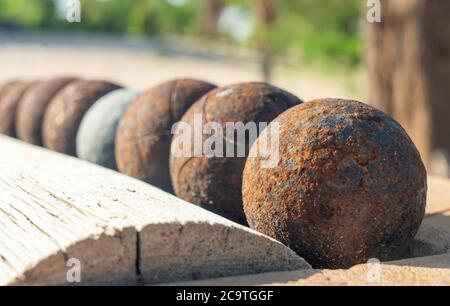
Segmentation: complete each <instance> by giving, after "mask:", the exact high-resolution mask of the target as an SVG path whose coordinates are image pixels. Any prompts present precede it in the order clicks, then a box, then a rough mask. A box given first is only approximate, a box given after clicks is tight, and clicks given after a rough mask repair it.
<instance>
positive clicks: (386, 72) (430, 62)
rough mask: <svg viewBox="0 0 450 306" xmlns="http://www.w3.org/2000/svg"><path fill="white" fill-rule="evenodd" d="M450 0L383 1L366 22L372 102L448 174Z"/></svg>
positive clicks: (432, 167)
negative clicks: (378, 13) (377, 17)
mask: <svg viewBox="0 0 450 306" xmlns="http://www.w3.org/2000/svg"><path fill="white" fill-rule="evenodd" d="M449 12H450V1H448V0H383V1H382V22H381V23H373V24H370V25H369V26H368V27H367V64H368V70H369V75H370V85H371V97H372V102H373V104H374V105H375V106H377V107H379V108H380V109H382V110H384V111H386V112H388V113H389V114H391V115H392V116H393V117H394V118H395V119H397V121H399V122H400V124H402V125H403V127H405V129H406V130H407V131H408V133H409V134H410V135H411V137H412V138H413V140H414V142H415V143H416V145H417V147H418V148H419V151H420V152H421V154H422V157H423V159H424V161H425V162H426V164H427V166H428V168H429V170H432V171H434V172H439V173H440V174H446V175H450V173H448V172H449V171H450V168H449V166H450V165H449V164H448V162H444V161H445V159H447V161H448V158H449V156H450V18H449V16H448V14H449Z"/></svg>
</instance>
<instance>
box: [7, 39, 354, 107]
mask: <svg viewBox="0 0 450 306" xmlns="http://www.w3.org/2000/svg"><path fill="white" fill-rule="evenodd" d="M176 48H178V49H177V50H176V51H175V49H176ZM175 49H174V48H172V49H166V50H161V48H158V47H157V45H156V43H154V42H153V43H152V42H149V41H145V40H142V39H137V40H130V39H123V38H118V37H105V36H83V35H79V34H34V35H30V34H21V33H2V32H0V83H3V82H6V81H8V80H11V79H30V80H32V79H39V78H50V77H53V76H56V75H74V76H79V77H85V78H98V79H105V80H111V81H115V82H118V83H120V84H122V85H124V86H128V87H131V88H134V89H138V90H143V89H146V88H149V87H150V86H152V85H154V84H157V83H159V82H161V81H165V80H167V79H171V78H175V77H193V78H200V79H205V80H209V81H211V82H215V83H216V84H219V85H225V84H230V83H236V82H243V81H258V80H260V79H261V77H260V73H259V69H258V65H257V63H256V62H255V61H251V60H250V61H249V60H246V59H242V58H241V59H239V58H236V57H226V56H208V55H205V54H198V53H196V52H195V51H192V50H187V49H183V46H181V47H180V46H176V47H175ZM349 82H350V81H349V80H348V79H347V80H346V76H345V75H344V76H339V77H336V76H334V77H329V76H325V75H321V74H318V73H312V72H307V71H305V72H301V73H300V72H298V69H295V70H294V69H291V68H289V67H283V68H281V67H277V68H276V69H275V73H274V79H273V81H272V83H274V85H277V86H280V87H282V88H284V89H287V90H289V91H291V92H293V93H294V94H297V95H298V96H299V97H301V98H302V99H304V100H310V99H315V98H321V97H340V98H353V99H360V100H361V99H363V98H362V96H363V94H361V92H363V90H358V89H357V90H349V89H348V88H347V87H348V83H349ZM344 84H347V85H344ZM352 87H356V88H359V84H352ZM355 92H356V93H355Z"/></svg>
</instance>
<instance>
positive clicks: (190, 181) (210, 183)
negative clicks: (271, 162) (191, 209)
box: [170, 83, 301, 225]
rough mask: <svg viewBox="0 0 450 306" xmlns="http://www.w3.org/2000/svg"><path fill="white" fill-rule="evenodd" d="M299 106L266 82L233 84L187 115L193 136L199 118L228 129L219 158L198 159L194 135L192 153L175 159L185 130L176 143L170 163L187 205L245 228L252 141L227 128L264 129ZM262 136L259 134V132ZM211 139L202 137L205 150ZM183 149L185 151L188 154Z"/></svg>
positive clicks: (176, 187) (202, 156) (185, 120)
mask: <svg viewBox="0 0 450 306" xmlns="http://www.w3.org/2000/svg"><path fill="white" fill-rule="evenodd" d="M299 103H301V100H299V99H298V98H297V97H295V96H293V95H292V94H290V93H288V92H286V91H284V90H282V89H279V88H277V87H274V86H271V85H269V84H265V83H242V84H235V85H230V86H226V87H223V88H219V89H216V90H214V91H212V92H210V93H209V94H207V95H206V96H204V97H203V98H202V99H201V100H199V101H198V102H196V103H195V104H194V105H193V106H192V107H191V109H189V111H188V112H186V114H185V115H184V116H183V118H182V120H181V122H183V123H186V124H188V126H190V127H192V129H191V130H192V131H194V130H195V129H196V128H197V127H196V125H198V124H196V123H195V121H196V120H197V121H198V119H196V118H199V116H200V117H201V119H202V124H206V123H214V124H216V125H217V124H219V126H222V127H223V135H222V136H223V139H224V142H223V148H220V149H219V150H218V151H217V154H205V153H208V152H203V154H198V153H199V152H195V146H196V144H195V142H198V140H195V139H196V137H195V135H194V136H193V137H192V138H191V143H190V144H191V146H190V147H191V151H190V154H177V155H175V154H174V153H176V151H177V146H180V144H181V147H183V146H185V144H183V141H182V140H183V138H185V136H183V133H181V128H182V125H180V127H179V129H178V130H177V131H176V136H174V139H173V142H172V149H171V151H172V154H171V160H170V173H171V177H172V182H173V186H174V190H175V194H176V195H177V196H178V197H180V198H182V199H184V200H186V201H188V202H191V203H194V204H196V205H198V206H201V207H203V208H205V209H208V210H210V211H212V212H214V213H217V214H219V215H221V216H223V217H226V218H228V219H230V220H233V221H235V222H238V223H240V224H244V225H246V224H247V222H246V219H245V215H244V210H243V207H242V192H241V184H242V173H243V170H244V165H245V161H246V157H247V156H248V155H247V154H248V150H249V148H250V145H251V144H250V143H249V142H250V141H251V138H250V134H248V135H247V136H246V137H245V141H244V142H243V141H242V138H241V140H239V139H238V133H234V132H233V131H231V132H230V131H227V123H231V124H235V126H237V125H238V124H239V123H242V124H245V125H247V124H251V123H255V124H256V125H258V126H259V124H260V123H269V122H271V121H272V120H273V119H274V118H275V117H277V116H278V115H279V114H281V113H282V112H284V111H285V110H287V109H289V108H290V107H292V106H294V105H297V104H299ZM227 132H228V133H229V135H228V136H227ZM259 132H260V130H258V131H257V133H259ZM257 133H256V134H257ZM193 134H194V132H193ZM241 135H242V134H241ZM230 136H231V137H230ZM210 137H211V135H208V134H203V135H201V138H200V140H201V141H200V142H201V143H200V146H202V145H205V143H207V142H208V139H209V138H210ZM217 146H219V147H220V146H221V145H220V144H218V145H217ZM181 147H180V148H179V149H180V151H181V150H183V149H182V148H181ZM227 148H228V149H227ZM230 148H231V150H230V151H234V152H232V154H227V152H226V151H228V150H229V149H230ZM239 149H241V150H242V151H244V152H242V151H241V154H240V155H239V151H238V150H239ZM219 151H220V152H219ZM200 153H202V152H200ZM242 153H244V154H242ZM221 154H222V156H221Z"/></svg>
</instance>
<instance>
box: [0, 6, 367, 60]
mask: <svg viewBox="0 0 450 306" xmlns="http://www.w3.org/2000/svg"><path fill="white" fill-rule="evenodd" d="M202 1H204V0H81V7H82V22H81V23H68V22H67V21H66V20H65V19H64V9H65V5H66V0H0V22H3V23H5V22H8V23H12V24H17V25H19V26H22V27H24V28H26V29H30V30H40V29H59V30H77V31H80V30H86V31H101V32H114V33H122V34H144V35H148V36H153V37H157V36H163V35H164V34H167V33H176V34H179V35H186V36H195V37H200V36H201V34H202V31H201V29H202V21H203V16H202V12H203V11H202V9H201V4H202ZM252 1H253V0H227V1H226V4H227V5H234V6H240V7H242V9H244V10H247V11H248V12H252V8H253V6H254V2H252ZM275 1H277V5H278V19H277V22H276V23H275V24H273V25H272V27H271V29H270V30H269V32H266V33H264V35H261V33H260V32H261V31H260V30H258V29H255V31H254V33H253V35H252V37H250V38H249V40H248V41H247V42H246V44H248V45H250V46H256V45H258V40H259V39H260V38H261V37H264V39H265V40H267V41H268V43H270V44H271V45H272V47H273V48H274V50H276V52H277V53H279V54H286V53H299V54H302V56H303V57H304V58H307V59H314V58H324V57H326V58H329V59H332V60H336V59H337V60H339V61H345V62H346V63H347V64H349V65H357V64H358V63H359V61H360V54H361V37H360V29H359V24H360V18H361V14H362V10H363V9H364V3H365V1H362V0H275ZM58 8H59V9H58ZM58 12H59V13H58ZM255 24H257V23H255ZM218 38H221V36H220V35H219V36H218ZM222 38H223V36H222Z"/></svg>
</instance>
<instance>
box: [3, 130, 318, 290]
mask: <svg viewBox="0 0 450 306" xmlns="http://www.w3.org/2000/svg"><path fill="white" fill-rule="evenodd" d="M70 259H75V260H76V261H79V263H80V272H81V273H80V276H81V283H82V284H125V285H134V284H153V283H163V282H170V281H181V280H192V279H205V278H213V277H222V276H231V275H242V274H251V273H260V272H268V271H283V270H294V269H302V268H308V267H309V265H308V264H307V263H306V262H305V261H304V260H303V259H301V258H300V257H298V256H297V255H296V254H295V253H294V252H292V251H291V250H290V249H288V248H286V247H285V246H283V245H282V244H281V243H279V242H277V241H275V240H273V239H270V238H268V237H266V236H263V235H261V234H259V233H257V232H255V231H253V230H250V229H248V228H245V227H243V226H240V225H237V224H235V223H233V222H231V221H228V220H226V219H224V218H222V217H219V216H217V215H215V214H212V213H210V212H208V211H206V210H203V209H201V208H199V207H197V206H194V205H192V204H189V203H187V202H184V201H182V200H180V199H178V198H176V197H174V196H172V195H169V194H167V193H165V192H163V191H161V190H159V189H157V188H155V187H153V186H150V185H147V184H145V183H143V182H140V181H138V180H135V179H133V178H130V177H127V176H124V175H121V174H119V173H116V172H113V171H110V170H107V169H104V168H100V167H98V166H95V165H92V164H89V163H87V162H84V161H81V160H78V159H75V158H72V157H68V156H64V155H61V154H58V153H55V152H50V151H47V150H45V149H42V148H37V147H33V146H30V145H27V144H24V143H21V142H18V141H16V140H13V139H10V138H8V137H4V136H0V284H14V285H21V284H31V285H36V284H67V275H68V272H69V273H72V272H73V271H72V269H73V268H74V267H76V265H72V264H73V262H72V261H70ZM68 264H69V266H67V265H68ZM71 271H72V272H71ZM75 275H76V274H75Z"/></svg>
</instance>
